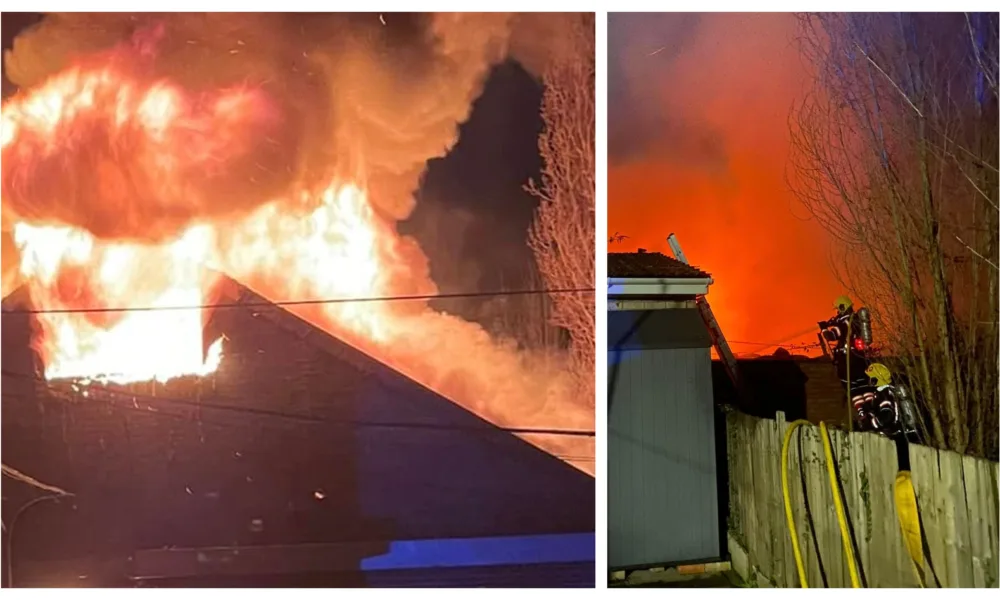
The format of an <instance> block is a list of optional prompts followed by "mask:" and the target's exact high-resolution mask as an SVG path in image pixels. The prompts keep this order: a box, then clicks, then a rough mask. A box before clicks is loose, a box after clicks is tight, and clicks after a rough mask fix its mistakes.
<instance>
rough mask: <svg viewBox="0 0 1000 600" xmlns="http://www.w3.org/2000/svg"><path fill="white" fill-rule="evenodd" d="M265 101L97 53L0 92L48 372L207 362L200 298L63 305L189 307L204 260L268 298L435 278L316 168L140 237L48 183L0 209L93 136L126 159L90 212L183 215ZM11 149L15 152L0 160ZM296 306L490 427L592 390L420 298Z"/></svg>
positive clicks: (584, 418)
mask: <svg viewBox="0 0 1000 600" xmlns="http://www.w3.org/2000/svg"><path fill="white" fill-rule="evenodd" d="M261 106H262V104H261V102H260V101H259V99H257V98H256V97H255V95H254V94H253V93H250V92H247V91H228V92H223V93H219V94H215V95H214V96H212V98H211V100H210V101H200V102H192V101H191V100H190V99H189V98H188V97H187V96H185V93H184V91H183V90H181V89H179V88H176V87H173V86H171V85H170V84H169V83H166V82H162V81H161V82H158V83H155V84H152V85H145V86H143V85H140V84H139V83H136V82H134V81H132V80H129V79H127V78H124V77H123V76H121V75H120V74H116V73H114V72H113V71H112V70H111V69H107V68H105V69H100V70H95V71H84V70H81V69H73V70H70V71H68V72H66V73H64V74H62V75H59V76H57V77H56V78H55V79H53V80H51V81H49V82H48V83H46V84H44V85H42V86H40V87H38V88H37V89H35V90H33V91H30V92H29V93H28V94H26V95H23V96H19V97H16V98H14V99H13V100H12V101H10V102H8V103H7V104H5V105H4V106H3V112H2V129H3V134H2V139H3V160H4V172H3V183H4V187H3V189H4V196H5V198H4V209H5V213H7V214H6V215H5V217H9V216H10V215H11V214H13V216H14V221H15V225H14V236H15V242H16V244H17V247H18V249H19V251H20V272H21V275H22V276H23V278H24V280H25V281H26V285H27V287H28V288H29V291H30V293H31V296H32V299H33V302H34V304H35V308H36V309H40V310H41V311H48V312H44V313H42V314H39V315H38V320H39V322H40V324H41V335H40V339H39V340H38V341H37V344H36V345H37V347H38V350H39V352H40V354H41V357H42V360H43V362H44V364H45V376H46V377H47V378H77V379H105V380H109V381H114V382H132V381H144V380H159V381H165V380H168V379H170V378H173V377H178V376H182V375H204V374H208V373H211V372H213V371H214V370H215V369H217V368H218V366H219V364H220V361H223V360H225V358H224V350H225V349H224V347H223V342H222V340H221V339H220V340H216V341H215V342H214V343H212V344H211V345H210V347H209V349H208V351H207V352H204V351H203V338H202V336H203V326H204V323H203V322H202V311H201V310H197V309H188V310H134V311H129V312H102V311H91V312H67V311H71V310H73V309H91V308H101V307H125V308H129V307H131V308H143V309H156V308H161V309H162V308H173V307H178V306H199V305H202V304H205V303H206V298H208V297H209V294H210V291H211V289H212V286H213V285H214V284H215V283H216V282H217V275H215V274H214V273H218V272H224V273H227V274H229V275H230V276H232V277H233V278H235V279H237V280H239V281H241V282H242V283H244V284H246V285H249V286H250V287H252V288H254V289H255V290H256V291H257V292H259V293H261V294H263V295H264V296H265V297H267V298H269V299H271V300H272V301H283V300H300V299H327V298H333V299H338V298H339V299H350V298H373V297H384V296H401V295H402V296H406V295H430V294H434V293H436V291H437V290H436V286H435V285H434V283H433V282H432V281H431V279H430V277H429V267H428V264H427V259H426V257H425V256H424V254H423V252H422V251H421V250H420V248H419V247H418V246H417V244H416V242H415V241H414V240H412V239H409V238H406V237H402V236H400V235H399V234H398V233H397V232H396V229H395V226H394V224H393V223H392V222H391V221H388V220H386V219H384V218H382V217H380V216H379V215H378V214H376V212H375V211H374V210H373V207H372V205H371V204H370V203H369V200H368V197H367V194H366V192H365V190H364V189H363V187H361V186H359V185H357V184H354V183H346V182H342V181H341V180H339V179H338V178H337V177H335V176H333V175H329V176H327V177H326V178H325V179H323V178H320V179H319V180H320V181H325V182H326V183H325V184H324V185H322V186H320V187H318V188H317V187H309V186H307V185H306V184H300V185H298V186H293V189H292V190H291V191H289V192H287V193H286V194H285V195H284V197H279V198H274V199H273V200H272V201H271V202H268V203H266V204H264V205H262V206H260V207H258V208H257V209H256V210H253V211H252V212H249V214H243V215H229V218H227V219H226V220H222V219H218V218H217V219H215V220H209V219H207V218H205V217H204V216H198V214H197V213H196V212H192V213H191V214H190V215H188V217H189V218H186V219H183V223H184V227H183V228H180V229H179V231H180V233H179V234H175V235H173V236H169V237H165V238H164V237H162V236H150V237H151V238H155V241H146V242H139V241H120V240H119V239H116V240H115V241H109V240H108V239H105V237H102V236H100V235H97V234H95V233H94V232H92V231H89V230H88V229H89V228H80V227H73V226H69V225H67V223H68V222H71V221H72V219H71V218H70V217H73V218H77V221H76V222H78V221H79V218H78V217H77V215H76V214H75V213H73V212H72V211H73V210H74V208H73V207H72V206H69V207H62V206H61V205H60V198H50V197H46V196H45V195H44V194H42V197H41V200H40V202H42V203H44V202H48V203H50V204H51V205H50V206H48V207H47V208H48V209H49V210H48V212H45V211H38V212H39V214H41V216H39V217H35V216H34V213H33V214H32V215H23V214H16V213H18V212H19V211H18V208H19V207H18V206H14V207H11V206H10V200H11V198H10V197H11V196H18V195H20V196H21V197H32V198H34V195H37V193H38V191H39V190H42V192H45V191H47V190H49V189H50V188H47V187H46V188H39V187H38V186H39V185H44V182H42V183H39V182H38V181H36V180H37V179H39V178H40V177H42V176H41V175H39V173H40V171H38V170H37V164H39V163H40V162H43V161H46V160H52V159H53V157H58V156H59V155H60V153H61V152H66V151H67V148H71V149H72V148H73V147H74V145H76V146H80V145H86V143H87V141H88V140H94V139H97V140H100V143H102V144H105V145H107V146H109V147H111V148H113V149H114V152H111V153H110V156H111V158H112V159H113V160H114V161H117V162H115V164H113V165H112V166H111V167H109V168H117V169H122V168H123V167H121V165H120V164H119V163H122V162H124V163H128V165H129V166H128V167H127V168H129V172H128V177H126V178H124V181H122V180H117V184H116V185H110V184H108V183H107V181H102V182H101V183H100V184H99V188H98V191H99V195H100V197H99V198H98V200H100V202H101V208H102V210H110V211H112V212H108V213H105V214H104V215H103V216H107V217H108V218H116V216H115V215H116V214H118V213H115V212H114V210H119V209H121V210H130V211H131V213H130V214H129V215H126V216H124V218H129V217H136V216H137V215H138V216H140V217H141V216H142V215H147V216H148V215H154V214H158V213H156V211H161V212H163V211H178V212H180V213H181V214H184V208H185V207H191V206H198V205H200V204H201V203H204V202H205V198H202V197H197V196H198V195H199V194H201V193H203V192H204V189H203V188H199V187H197V186H192V185H189V182H188V181H187V180H186V177H188V176H189V175H191V174H192V173H195V174H199V175H195V176H201V175H200V173H201V171H202V170H204V169H210V168H219V169H224V168H225V166H226V161H227V160H230V159H232V160H236V159H238V157H239V153H240V152H241V151H242V149H243V146H245V144H246V143H247V139H248V138H247V136H246V133H245V132H244V131H243V129H244V125H245V124H246V123H248V122H254V118H255V116H254V115H255V111H259V110H262V109H261ZM94 128H97V129H99V130H100V132H99V133H98V134H95V133H93V130H94ZM130 152H131V153H134V154H129V153H130ZM234 157H236V158H234ZM8 160H10V161H11V163H8ZM8 164H14V165H15V167H14V168H12V169H11V170H8ZM102 166H103V165H102V164H98V165H97V167H98V168H102ZM76 175H77V174H75V173H71V174H65V175H64V174H62V173H58V176H59V177H75V176H76ZM81 176H82V175H81ZM134 178H140V179H141V182H142V184H143V185H142V189H143V190H147V189H148V190H151V192H150V193H151V194H152V196H151V197H148V196H149V195H148V194H147V195H146V196H144V197H142V198H136V197H133V195H130V194H131V193H132V189H133V188H132V187H129V185H125V183H126V182H127V183H128V184H132V186H133V187H134V185H135V184H134V181H135V179H134ZM112 179H114V178H111V177H109V178H108V181H111V180H112ZM71 181H72V180H71ZM310 181H316V179H311V180H310ZM31 186H35V187H31ZM25 188H30V189H31V192H29V193H25V192H24V189H25ZM52 189H56V188H52ZM33 194H34V195H33ZM105 206H108V207H110V208H109V209H105V208H104V207H105ZM138 222H139V223H141V222H142V221H141V219H140V220H139V221H138ZM101 225H102V223H95V227H99V226H101ZM109 237H110V238H114V236H109ZM137 237H140V236H137V235H133V236H131V237H130V238H128V239H130V240H131V239H135V238H137ZM210 269H211V270H210ZM292 310H293V311H295V312H296V313H298V314H299V315H300V316H302V317H303V318H305V319H307V320H309V321H311V322H312V323H314V324H315V325H317V326H319V327H321V328H322V329H324V330H326V331H328V332H330V333H332V334H334V335H336V336H338V337H340V338H341V339H343V340H345V341H347V342H348V343H351V344H353V345H355V346H356V347H358V348H359V349H361V350H362V351H364V352H367V353H368V354H370V355H372V356H374V357H375V358H377V359H379V360H381V361H383V362H385V363H387V364H389V365H390V366H392V367H394V368H396V369H397V370H399V371H401V372H403V373H404V374H406V375H408V376H409V377H411V378H413V379H415V380H417V381H419V382H420V383H422V384H424V385H426V386H428V387H430V388H431V389H434V390H435V391H437V392H439V393H441V394H442V395H444V396H446V397H448V398H450V399H452V400H453V401H456V402H458V403H460V404H462V405H464V406H465V407H467V408H469V409H471V410H473V411H475V412H478V413H479V414H481V415H482V416H484V417H486V418H488V419H491V420H493V421H494V422H496V423H499V424H501V425H503V424H518V425H523V424H524V423H531V424H533V425H534V426H538V427H553V426H558V427H568V428H574V427H590V426H592V424H593V412H592V410H591V409H590V408H589V406H588V405H589V403H588V402H587V401H586V399H584V400H583V401H582V402H581V401H578V400H577V399H576V398H575V396H574V392H575V385H576V384H575V383H574V381H573V379H572V376H571V375H570V374H568V373H567V372H566V369H565V362H563V360H564V357H563V356H561V355H558V354H557V355H555V356H549V355H545V356H529V355H527V354H526V353H524V352H522V351H519V350H518V349H517V348H516V347H514V346H512V345H511V344H507V343H503V342H500V341H497V340H495V339H493V338H492V337H491V336H490V335H489V334H488V333H487V332H486V331H485V330H484V329H482V328H481V327H480V326H478V325H476V324H474V323H469V322H466V321H463V320H461V319H459V318H457V317H455V316H452V315H449V314H446V313H442V312H438V311H435V310H432V309H431V308H430V307H429V306H428V305H427V303H426V302H424V301H406V302H335V303H328V304H317V305H308V306H306V305H300V306H295V307H293V308H292ZM60 311H62V312H60ZM547 419H551V420H547ZM556 419H558V420H556ZM536 443H540V442H537V441H536ZM550 447H551V446H550ZM561 447H565V446H561ZM577 454H579V452H577ZM584 468H585V470H590V471H592V468H593V467H592V465H590V466H587V467H584Z"/></svg>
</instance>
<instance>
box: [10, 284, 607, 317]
mask: <svg viewBox="0 0 1000 600" xmlns="http://www.w3.org/2000/svg"><path fill="white" fill-rule="evenodd" d="M592 293H594V288H569V289H551V290H514V291H508V292H465V293H455V294H422V295H409V296H375V297H366V298H324V299H315V300H279V301H275V302H271V301H268V300H260V301H251V302H221V303H216V304H197V305H188V306H131V307H128V306H121V307H98V308H55V309H39V310H34V309H17V308H15V309H9V310H8V309H4V310H3V314H4V315H8V314H12V315H19V314H20V315H51V314H85V313H121V312H156V311H184V310H206V309H212V310H215V309H220V308H254V307H257V308H266V307H269V306H309V305H317V304H348V303H352V302H357V303H376V302H403V301H416V300H449V299H460V298H485V297H500V296H532V295H539V294H592Z"/></svg>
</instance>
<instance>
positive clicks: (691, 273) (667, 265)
mask: <svg viewBox="0 0 1000 600" xmlns="http://www.w3.org/2000/svg"><path fill="white" fill-rule="evenodd" d="M608 277H655V278H672V279H708V278H709V277H710V275H709V274H708V273H706V272H704V271H702V270H701V269H698V268H695V267H692V266H690V265H686V264H684V263H682V262H681V261H679V260H676V259H673V258H670V257H669V256H666V255H665V254H661V253H659V252H645V251H642V252H609V253H608Z"/></svg>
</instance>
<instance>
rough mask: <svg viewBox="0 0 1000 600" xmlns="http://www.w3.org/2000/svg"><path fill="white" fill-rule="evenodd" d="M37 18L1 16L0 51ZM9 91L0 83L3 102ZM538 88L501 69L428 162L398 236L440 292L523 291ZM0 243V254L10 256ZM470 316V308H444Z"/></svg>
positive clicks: (516, 69)
mask: <svg viewBox="0 0 1000 600" xmlns="http://www.w3.org/2000/svg"><path fill="white" fill-rule="evenodd" d="M40 18H41V15H40V14H37V13H14V14H12V13H6V12H5V13H3V16H2V22H0V23H2V33H3V47H4V49H5V50H6V49H8V48H10V47H11V45H12V43H13V39H14V38H15V37H16V36H17V34H18V33H19V32H20V31H21V30H22V29H24V28H25V27H28V26H30V25H31V24H32V23H35V22H36V21H38V20H39V19H40ZM14 91H15V89H14V86H12V85H11V84H10V82H8V81H7V79H6V76H5V77H4V79H3V94H4V97H7V95H8V94H10V93H13V92H14ZM541 94H542V88H541V85H540V84H539V82H537V81H536V80H534V79H533V78H532V77H531V76H530V75H529V74H528V73H527V72H526V71H525V70H524V69H522V68H521V67H520V66H519V65H518V64H517V63H514V62H507V63H504V64H501V65H500V66H498V67H497V68H496V69H494V72H493V74H492V76H491V77H490V79H489V80H488V82H487V84H486V87H485V91H484V93H483V95H482V96H481V97H480V98H479V99H478V100H477V101H476V103H475V105H474V108H473V112H472V115H471V117H470V119H469V120H468V121H467V122H466V123H465V124H463V125H462V127H461V135H460V139H459V142H458V144H457V145H456V146H455V147H454V148H453V149H452V151H451V152H450V153H449V154H448V156H447V157H445V158H443V159H436V160H432V161H430V163H429V164H428V169H427V171H426V173H425V176H424V179H423V182H422V185H421V188H420V190H419V192H418V194H417V197H418V202H417V208H416V210H415V211H414V213H413V214H412V215H411V216H410V218H409V219H408V220H407V221H405V222H402V223H400V224H399V229H400V230H401V231H402V232H403V233H406V234H409V235H413V236H415V237H416V238H417V239H418V240H419V241H420V244H421V246H422V247H423V249H424V251H425V252H426V254H427V255H428V257H429V259H430V262H431V272H432V276H433V278H434V280H435V282H436V283H437V284H438V286H439V288H440V289H441V291H442V292H472V291H495V290H497V289H500V288H501V287H502V286H503V287H507V288H517V287H521V288H522V289H523V288H524V287H527V286H528V285H530V283H529V282H528V281H526V279H527V278H526V277H525V273H526V272H527V271H528V266H529V265H531V264H532V261H533V258H532V256H531V252H530V250H528V248H527V246H526V240H527V230H528V227H529V226H530V224H531V220H532V217H533V212H534V209H535V208H536V207H537V201H536V200H535V199H534V198H533V197H531V196H530V195H528V194H527V193H525V192H524V191H523V189H522V186H523V185H524V184H525V183H527V181H528V179H529V178H530V177H538V171H539V168H540V165H541V161H540V159H539V157H538V149H537V144H538V133H539V131H540V129H541V118H540V117H539V114H538V111H539V106H540V103H541ZM7 237H8V236H6V235H5V236H4V238H5V239H4V250H5V251H6V250H7V249H8V248H10V246H9V245H8V244H9V239H7ZM447 308H448V309H449V310H450V311H451V312H459V313H463V312H466V310H463V309H464V308H468V309H470V310H469V312H468V313H467V314H466V315H463V316H473V315H474V314H475V313H476V312H477V311H476V310H475V308H474V307H463V306H452V305H449V306H448V307H447Z"/></svg>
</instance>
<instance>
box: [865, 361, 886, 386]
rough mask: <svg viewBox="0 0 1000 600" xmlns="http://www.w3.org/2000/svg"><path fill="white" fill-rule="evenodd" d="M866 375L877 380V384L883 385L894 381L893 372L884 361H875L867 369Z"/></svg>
mask: <svg viewBox="0 0 1000 600" xmlns="http://www.w3.org/2000/svg"><path fill="white" fill-rule="evenodd" d="M865 375H867V376H868V377H869V378H870V379H874V380H875V385H877V386H883V385H889V384H890V383H892V372H891V371H889V367H887V366H885V365H883V364H882V363H873V364H871V365H869V366H868V368H867V369H865Z"/></svg>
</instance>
